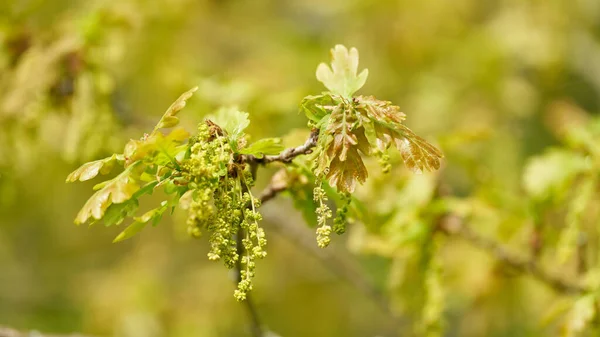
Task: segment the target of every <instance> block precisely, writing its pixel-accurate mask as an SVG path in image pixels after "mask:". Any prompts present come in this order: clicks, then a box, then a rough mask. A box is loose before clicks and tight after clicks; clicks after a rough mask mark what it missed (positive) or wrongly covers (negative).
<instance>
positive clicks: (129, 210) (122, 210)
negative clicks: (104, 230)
mask: <svg viewBox="0 0 600 337" xmlns="http://www.w3.org/2000/svg"><path fill="white" fill-rule="evenodd" d="M139 205H140V204H139V202H138V201H137V200H136V199H130V200H127V201H126V202H123V203H120V204H112V205H110V207H108V208H107V209H106V212H105V213H104V217H103V218H102V220H103V221H104V225H105V226H107V227H109V226H112V225H119V224H121V222H123V220H125V218H128V217H131V216H133V215H134V214H135V212H136V211H137V210H138V207H139Z"/></svg>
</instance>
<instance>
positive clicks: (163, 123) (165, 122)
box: [153, 87, 198, 133]
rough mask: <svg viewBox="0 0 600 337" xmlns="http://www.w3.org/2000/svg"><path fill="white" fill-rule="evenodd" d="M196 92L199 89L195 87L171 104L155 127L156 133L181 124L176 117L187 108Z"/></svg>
mask: <svg viewBox="0 0 600 337" xmlns="http://www.w3.org/2000/svg"><path fill="white" fill-rule="evenodd" d="M196 90H198V87H193V88H192V89H190V90H188V91H186V92H184V93H183V94H181V96H179V98H178V99H177V100H176V101H175V102H173V104H171V106H170V107H169V108H168V109H167V111H166V112H165V113H164V114H163V116H162V117H161V119H160V121H158V124H156V126H155V127H154V132H156V131H157V130H158V129H162V128H170V127H173V126H175V125H177V124H179V118H178V117H175V115H177V114H178V113H179V111H181V109H183V108H185V105H186V102H187V100H188V99H189V98H190V97H192V95H193V94H194V93H195V92H196ZM154 132H153V133H154Z"/></svg>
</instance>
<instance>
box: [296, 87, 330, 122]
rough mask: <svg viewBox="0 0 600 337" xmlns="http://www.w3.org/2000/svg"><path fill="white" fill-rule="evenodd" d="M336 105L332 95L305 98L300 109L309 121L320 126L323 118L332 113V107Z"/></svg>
mask: <svg viewBox="0 0 600 337" xmlns="http://www.w3.org/2000/svg"><path fill="white" fill-rule="evenodd" d="M334 105H337V103H336V102H335V101H334V100H333V98H332V97H331V95H329V94H322V95H315V96H306V97H304V98H303V99H302V102H301V103H300V109H301V111H303V112H304V114H305V115H306V117H307V118H308V119H310V120H311V121H313V122H315V123H317V124H318V123H319V122H321V120H322V119H323V117H325V116H327V115H329V114H330V113H331V107H332V106H334Z"/></svg>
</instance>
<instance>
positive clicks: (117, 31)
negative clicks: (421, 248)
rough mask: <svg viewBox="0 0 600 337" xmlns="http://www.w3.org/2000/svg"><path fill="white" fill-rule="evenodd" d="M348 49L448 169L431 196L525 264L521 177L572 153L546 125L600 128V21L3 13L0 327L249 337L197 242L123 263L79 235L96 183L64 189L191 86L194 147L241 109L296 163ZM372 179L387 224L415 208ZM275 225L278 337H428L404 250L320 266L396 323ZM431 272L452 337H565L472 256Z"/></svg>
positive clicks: (368, 89) (340, 1)
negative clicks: (224, 108) (358, 276)
mask: <svg viewBox="0 0 600 337" xmlns="http://www.w3.org/2000/svg"><path fill="white" fill-rule="evenodd" d="M337 43H342V44H345V45H346V46H349V47H350V46H354V47H357V48H358V50H359V52H360V57H361V66H360V68H365V67H366V68H369V72H370V77H369V79H368V81H367V84H366V85H365V87H364V88H363V89H362V90H361V93H365V94H373V95H375V96H376V97H378V98H380V99H384V100H390V101H392V102H394V103H396V104H398V105H399V106H400V107H401V109H402V111H404V112H405V113H406V114H407V116H408V119H407V124H408V125H409V126H410V127H411V128H412V129H413V130H414V131H416V132H418V133H419V134H420V135H422V136H423V137H425V138H427V139H428V140H430V141H432V142H433V143H436V144H439V145H440V146H441V147H442V149H443V150H444V152H445V154H446V159H445V167H444V169H443V171H442V173H441V178H440V179H443V180H444V181H445V182H446V183H447V184H448V185H450V186H451V187H452V189H453V192H454V193H455V194H456V195H457V196H458V197H464V198H465V200H471V199H477V200H479V201H478V202H479V203H480V204H481V205H482V206H481V207H482V208H485V207H488V208H490V211H489V212H490V214H491V215H490V216H489V217H487V218H485V217H484V220H482V225H481V226H478V230H480V231H482V232H485V233H489V234H490V235H494V236H496V237H498V238H500V239H501V240H504V241H507V242H509V241H510V242H509V243H511V244H512V243H514V242H517V243H516V244H515V245H516V246H519V244H521V243H522V241H523V240H524V239H523V237H524V236H523V235H522V233H523V231H526V230H527V228H530V227H531V221H530V220H531V218H530V217H529V215H528V213H527V212H528V210H527V209H526V207H525V205H524V204H523V195H524V192H523V189H522V179H521V177H522V175H523V170H524V165H525V164H526V162H527V158H529V157H530V156H533V155H537V154H540V153H542V152H543V151H544V150H545V149H546V148H547V147H550V146H557V145H560V144H561V139H560V136H559V132H558V131H557V130H559V129H560V126H561V125H560V124H561V123H560V120H559V119H557V118H556V117H555V116H557V115H560V116H563V117H565V116H566V117H565V118H567V119H577V118H581V119H586V118H593V117H594V114H595V113H597V111H598V110H599V103H600V100H599V98H600V95H599V93H600V2H599V1H597V0H569V1H567V0H489V1H481V0H454V1H440V0H421V1H413V0H397V1H388V0H383V1H359V0H327V1H323V0H319V1H317V0H300V1H293V0H253V1H243V0H212V1H209V0H156V1H142V0H121V1H108V0H106V1H101V0H70V1H67V0H53V1H44V0H30V1H26V0H8V1H1V2H0V324H5V325H8V326H12V327H15V328H18V329H21V330H31V329H37V330H40V331H46V332H56V333H66V332H70V331H78V332H82V333H86V334H91V335H98V336H131V337H137V336H140V337H152V336H249V332H248V320H247V317H246V315H245V312H244V308H243V306H242V305H240V304H238V303H237V302H236V301H235V299H234V298H233V296H232V291H233V288H234V285H233V282H232V280H231V275H229V274H228V273H227V271H226V270H224V268H223V267H222V266H221V265H220V264H218V263H211V262H209V261H207V259H206V253H207V251H208V248H207V245H206V240H204V239H201V240H192V239H189V238H187V237H186V235H185V225H184V222H185V214H183V212H179V211H177V212H175V214H174V215H173V216H171V217H165V219H164V220H163V221H162V222H161V224H160V225H159V226H157V227H154V228H147V229H146V230H144V231H143V232H142V234H141V235H140V236H138V237H135V238H134V239H132V240H128V241H125V242H123V243H119V244H112V243H111V241H112V239H113V238H114V236H115V235H116V234H117V233H118V232H119V231H120V230H121V229H120V228H114V227H113V228H103V227H102V226H101V225H95V226H92V227H90V228H86V227H77V226H75V225H74V224H73V219H74V217H75V215H76V214H77V211H78V210H79V208H80V207H81V206H82V205H83V204H84V202H85V200H87V198H88V197H89V196H90V195H91V186H93V183H89V184H79V185H67V184H65V183H64V181H65V178H66V176H67V174H68V173H69V172H71V171H72V170H73V169H75V168H76V167H78V166H79V165H80V164H81V163H83V162H85V161H88V160H92V159H95V158H101V157H104V156H106V155H110V154H111V153H113V152H118V151H121V148H122V146H123V145H124V144H125V143H126V141H127V140H128V139H130V138H139V137H140V136H141V135H142V134H143V132H145V131H147V130H149V129H150V128H151V127H152V126H153V124H154V123H155V122H156V121H157V120H158V118H159V117H160V116H161V114H162V112H163V111H164V110H165V109H166V108H167V107H168V106H169V105H170V104H171V102H172V101H174V99H175V98H177V97H178V95H179V94H180V93H182V92H184V91H185V90H187V89H189V88H191V87H193V86H195V85H199V87H200V90H199V91H198V93H197V95H195V96H194V98H192V99H191V100H190V103H189V106H188V108H186V109H185V110H184V111H183V113H182V118H183V119H184V120H185V121H186V126H187V127H188V128H189V129H190V130H191V129H193V128H194V125H195V123H197V122H198V121H199V120H200V119H201V118H202V117H203V116H204V115H207V114H209V113H211V112H213V111H214V110H215V109H216V108H217V107H219V106H221V105H230V104H236V105H238V106H240V108H241V109H244V110H246V111H249V112H250V118H251V125H250V129H249V133H250V134H251V135H252V136H253V137H255V138H259V137H265V136H280V137H286V136H288V135H289V134H290V133H294V134H296V136H288V137H287V139H289V142H288V145H297V144H300V143H301V142H302V137H301V135H300V136H298V132H296V131H293V130H295V129H302V128H306V127H305V126H306V118H305V117H304V116H303V115H302V114H299V113H298V103H299V102H300V100H301V99H302V97H304V96H305V95H309V94H317V93H319V92H321V91H322V90H323V88H322V86H321V84H320V83H319V82H317V81H316V79H315V69H316V66H317V65H318V63H319V62H322V61H327V60H328V58H329V54H328V53H329V49H330V48H331V47H333V46H334V45H335V44H337ZM557 121H558V122H557ZM375 171H377V170H375ZM269 173H272V171H270V170H265V171H262V172H261V176H260V177H259V185H261V186H264V184H265V183H266V181H267V179H268V177H269ZM371 176H372V179H373V180H372V182H370V183H368V186H365V187H363V189H361V190H359V192H358V193H357V196H358V197H359V198H360V199H361V200H362V201H363V202H364V203H365V204H366V205H368V206H369V207H371V208H373V209H374V210H375V212H378V211H379V210H386V209H388V208H393V207H396V206H398V205H397V204H398V203H400V201H402V200H405V199H403V198H404V196H403V194H402V193H405V194H406V193H407V192H406V190H405V189H403V186H405V184H406V181H407V179H408V180H411V179H413V178H411V177H410V175H409V174H407V172H406V169H405V168H404V167H402V165H396V166H395V168H394V170H393V171H392V173H391V175H390V176H387V177H383V176H381V175H380V174H379V173H377V172H374V173H372V174H371ZM426 177H428V176H426ZM435 177H436V178H435V179H437V176H435ZM419 179H421V178H419ZM432 179H434V178H432ZM411 181H412V180H411ZM428 181H429V180H427V179H425V180H424V181H423V182H419V181H417V182H416V183H415V184H413V185H412V186H417V188H425V187H422V186H429V185H427V184H428V183H427V182H428ZM377 184H380V185H381V184H383V185H385V186H387V188H385V189H384V188H377V186H380V185H377ZM423 184H425V185H423ZM259 187H260V186H259ZM417 192H419V191H417ZM409 193H410V191H409ZM391 204H393V205H396V206H393V207H392V206H390V205H391ZM409 205H410V204H409ZM398 207H402V205H401V204H400V205H399V206H398ZM497 209H502V210H503V212H505V213H508V214H509V215H508V216H507V215H502V216H498V215H497V214H496V213H497V212H496V210H497ZM382 212H383V211H382ZM505 213H503V214H505ZM264 214H265V228H266V231H267V236H268V237H269V247H268V252H269V256H268V258H267V259H266V260H264V261H261V262H259V264H258V266H257V277H256V281H255V290H254V291H253V293H252V294H253V296H254V300H255V301H256V305H257V308H258V311H259V314H260V316H261V319H262V320H263V323H264V324H265V325H266V326H268V328H269V330H271V331H273V332H274V333H276V334H277V335H280V336H286V337H287V336H388V335H394V334H396V333H398V332H399V335H402V336H411V335H413V334H418V332H415V331H416V330H418V329H415V328H414V325H415V321H417V320H419V316H420V308H421V306H422V304H423V299H422V295H419V294H421V293H422V284H421V283H420V282H419V281H412V282H411V281H410V277H409V278H408V279H409V280H408V281H402V280H404V278H403V276H401V275H399V273H401V272H400V271H399V270H400V269H401V268H399V267H398V263H401V262H399V261H403V260H404V259H407V258H406V256H407V254H405V251H404V250H403V248H402V245H401V244H398V245H397V246H394V249H393V253H389V252H387V253H386V252H382V251H383V250H385V249H383V250H382V249H379V250H378V249H368V247H372V246H377V242H376V241H373V242H372V245H371V246H369V244H368V243H365V242H364V241H365V240H367V241H368V240H369V239H368V236H366V235H365V234H364V233H363V232H364V231H363V230H362V229H360V228H351V229H350V231H351V233H349V235H347V236H344V237H335V238H334V239H333V241H334V245H333V247H331V248H328V249H332V250H335V251H337V252H338V253H339V254H341V256H343V257H344V259H348V260H349V261H356V262H358V263H360V265H361V268H362V270H363V271H364V277H366V278H367V279H369V280H371V281H372V282H373V283H374V284H376V285H377V286H378V287H379V288H380V289H381V290H382V291H384V292H385V293H386V294H387V295H386V296H387V297H388V299H389V301H390V302H391V303H392V306H393V307H394V310H395V312H397V313H399V315H400V317H402V318H401V319H397V320H394V319H391V318H390V317H389V315H387V314H386V313H385V312H384V311H382V310H381V309H380V308H378V307H377V306H376V305H375V304H374V303H373V301H372V300H371V299H370V298H368V297H367V296H365V294H363V293H362V292H361V291H359V290H358V289H356V288H355V287H353V286H352V285H351V284H350V283H349V282H347V281H345V280H343V279H340V278H339V277H337V276H336V275H335V273H332V272H331V270H330V269H329V268H327V267H326V266H324V265H323V264H322V263H320V261H319V260H318V259H315V258H314V257H313V256H312V255H310V254H309V253H307V252H306V251H305V250H303V249H301V248H299V247H298V246H297V245H294V242H293V241H294V239H293V237H292V238H290V236H289V235H288V236H286V235H281V233H279V234H278V233H277V231H275V230H273V226H272V225H270V224H269V223H270V222H271V223H272V222H276V221H285V222H287V223H288V224H289V225H294V226H304V227H305V226H306V224H305V222H304V220H303V218H302V216H301V214H300V212H298V211H296V210H294V209H293V205H292V203H291V202H290V201H289V200H287V199H286V198H280V199H278V200H277V201H275V202H273V203H272V204H268V205H266V206H265V207H264ZM415 217H416V218H415V219H414V220H415V221H417V220H418V219H419V217H418V214H417V215H415ZM489 219H492V221H491V222H490V221H488V220H489ZM498 219H500V220H498ZM490 223H492V224H491V225H490ZM371 225H372V226H377V225H378V224H377V223H374V224H371ZM486 225H489V226H487V227H486ZM528 226H529V227H528ZM311 231H312V230H311ZM515 237H516V238H517V239H515V240H513V238H515ZM315 245H316V244H315ZM521 246H522V245H521ZM365 247H367V248H365ZM519 247H520V246H519ZM517 248H518V247H517ZM441 256H442V257H443V260H444V263H445V264H446V265H447V268H446V272H445V276H446V277H447V278H446V279H444V281H443V283H444V284H445V285H446V286H447V289H446V291H445V292H446V297H445V298H446V300H445V309H444V317H445V322H446V323H445V327H446V330H445V331H446V332H445V333H444V334H443V335H445V336H547V335H558V334H559V330H560V324H561V323H560V322H554V321H552V320H550V321H551V323H547V324H546V323H543V321H544V317H546V315H547V314H548V312H547V311H548V308H549V307H551V306H553V305H554V304H555V303H556V302H557V301H560V300H561V297H560V296H559V295H558V294H555V293H553V291H552V290H550V289H548V288H547V287H545V286H544V285H541V284H540V283H537V282H536V281H533V280H531V279H528V278H516V277H513V276H512V275H508V276H507V275H504V274H503V273H502V272H499V271H498V270H497V269H495V268H494V266H495V265H494V263H493V262H492V260H491V259H490V258H489V256H488V255H486V254H484V253H481V252H479V251H477V250H475V249H473V248H470V247H468V246H467V245H465V244H464V243H460V242H458V243H449V244H448V245H447V246H446V247H445V248H444V250H443V253H442V254H441ZM550 266H552V265H550ZM407 272H410V268H409V271H406V270H405V271H404V273H407ZM400 283H402V284H401V285H400ZM590 336H591V335H590Z"/></svg>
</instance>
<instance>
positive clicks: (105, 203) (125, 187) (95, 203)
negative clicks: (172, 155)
mask: <svg viewBox="0 0 600 337" xmlns="http://www.w3.org/2000/svg"><path fill="white" fill-rule="evenodd" d="M131 168H133V166H130V167H129V168H128V169H126V170H125V171H123V172H122V173H121V174H119V175H118V176H117V177H115V178H114V179H112V180H109V181H107V182H106V183H104V184H103V187H102V189H100V190H99V191H97V192H96V193H94V195H92V196H91V197H90V198H89V199H88V201H87V202H86V203H85V205H83V207H82V208H81V210H80V211H79V213H78V214H77V217H76V218H75V223H76V224H78V225H79V224H83V223H86V222H87V221H88V220H90V219H92V220H100V219H102V217H103V216H104V214H105V212H106V210H107V209H108V207H109V206H110V205H112V204H119V203H123V202H125V201H127V200H129V199H131V198H132V196H133V195H134V193H135V192H136V191H138V190H139V189H140V186H139V185H138V184H137V183H136V182H135V180H134V179H133V177H132V176H131V171H132V170H131Z"/></svg>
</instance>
